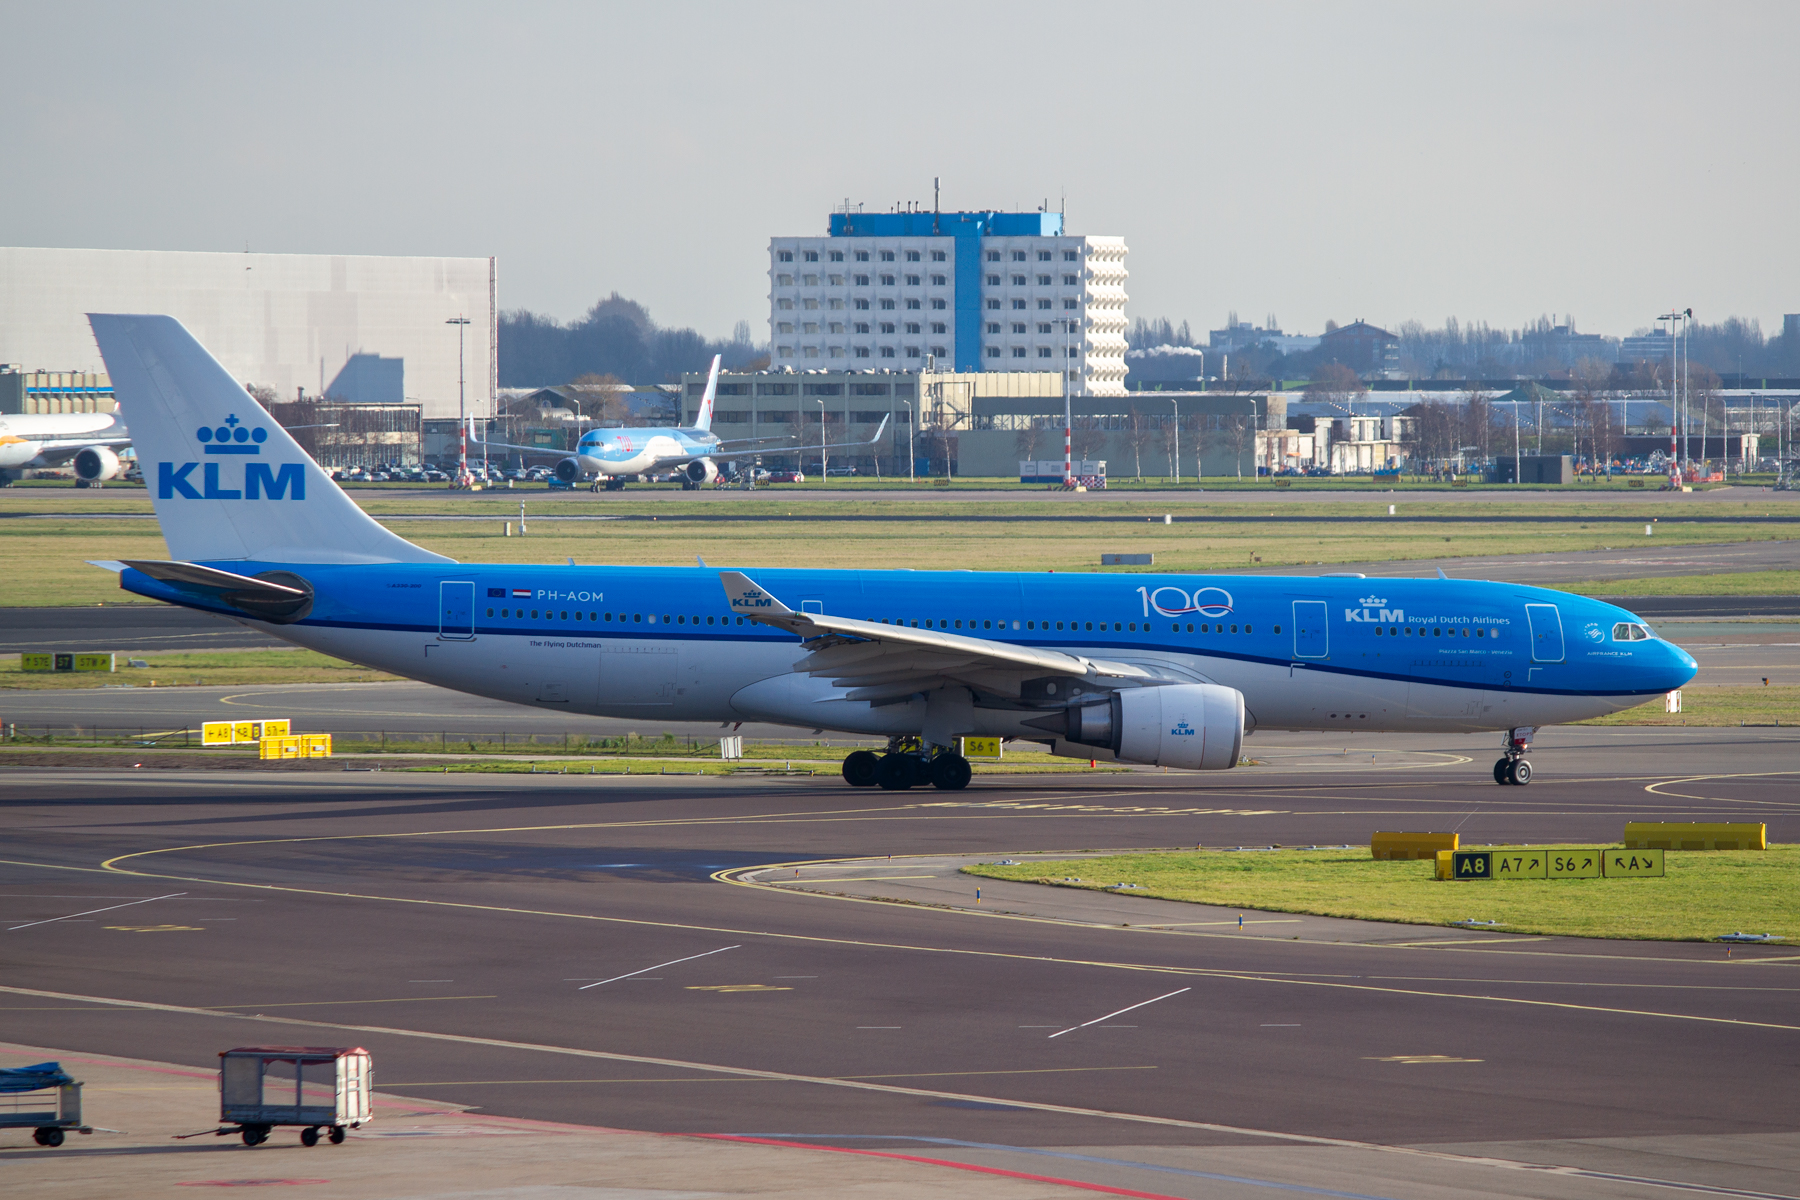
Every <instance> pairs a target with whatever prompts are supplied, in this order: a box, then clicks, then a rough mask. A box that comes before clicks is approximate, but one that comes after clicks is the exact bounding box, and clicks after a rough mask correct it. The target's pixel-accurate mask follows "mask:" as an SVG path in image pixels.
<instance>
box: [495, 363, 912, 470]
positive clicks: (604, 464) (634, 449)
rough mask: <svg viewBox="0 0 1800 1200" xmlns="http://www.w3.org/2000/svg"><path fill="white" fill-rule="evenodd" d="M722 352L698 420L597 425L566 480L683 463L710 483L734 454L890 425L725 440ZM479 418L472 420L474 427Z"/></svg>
mask: <svg viewBox="0 0 1800 1200" xmlns="http://www.w3.org/2000/svg"><path fill="white" fill-rule="evenodd" d="M719 360H720V356H719V355H716V354H715V355H713V360H712V370H711V372H709V373H708V375H707V377H706V395H705V396H704V397H702V398H701V401H700V410H699V411H698V412H697V413H695V414H694V423H693V424H692V425H691V426H686V427H683V428H673V427H662V428H650V429H591V430H589V431H588V432H587V433H584V434H582V435H581V440H580V441H579V442H577V443H576V444H575V453H573V454H571V455H570V456H569V457H567V458H565V459H563V460H562V461H561V462H559V463H557V464H556V477H557V478H558V479H560V480H562V481H563V482H564V483H580V482H583V481H585V480H590V479H591V480H592V481H593V483H592V484H591V485H590V486H589V488H588V490H589V491H594V492H597V491H599V490H600V489H601V487H603V486H604V487H605V488H606V490H607V491H609V492H610V491H617V490H618V489H620V488H622V487H624V486H625V481H626V480H627V479H634V478H637V477H639V476H642V475H649V474H651V473H652V472H655V471H661V470H666V469H668V468H670V467H679V468H681V474H682V486H683V487H684V488H698V487H705V486H706V485H707V484H709V483H711V482H712V481H713V480H715V479H717V478H718V477H719V463H721V462H723V461H727V460H730V459H733V458H749V457H752V456H754V455H758V454H768V453H772V452H774V451H777V450H787V449H800V450H815V449H816V450H819V451H820V452H821V453H823V452H824V451H827V450H841V449H845V448H846V447H851V446H872V445H874V444H875V443H876V442H877V441H879V440H880V439H881V435H882V434H883V433H885V432H886V431H887V418H886V417H883V418H881V425H880V426H879V427H878V428H877V429H876V430H875V435H874V436H873V437H871V438H870V439H869V440H868V441H866V442H840V443H836V444H833V445H830V446H824V445H821V446H810V445H809V446H771V445H768V443H770V442H781V441H790V440H791V439H789V438H786V437H765V438H739V439H736V440H733V441H723V442H722V441H720V440H719V436H718V435H717V434H716V433H714V432H713V431H712V415H713V397H714V395H715V394H716V393H717V392H718V389H719ZM472 427H473V422H471V428H472ZM469 442H470V444H471V445H476V446H486V447H487V448H488V449H490V450H520V451H524V452H526V453H530V454H542V453H543V452H544V448H543V447H542V446H515V445H513V444H511V443H509V442H477V441H476V440H475V439H474V437H473V436H471V437H470V439H469Z"/></svg>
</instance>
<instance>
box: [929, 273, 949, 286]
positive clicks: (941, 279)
mask: <svg viewBox="0 0 1800 1200" xmlns="http://www.w3.org/2000/svg"><path fill="white" fill-rule="evenodd" d="M949 282H950V279H949V277H948V276H945V275H933V276H932V277H931V286H932V287H943V286H944V285H945V284H947V283H949Z"/></svg>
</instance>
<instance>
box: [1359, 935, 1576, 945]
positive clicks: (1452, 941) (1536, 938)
mask: <svg viewBox="0 0 1800 1200" xmlns="http://www.w3.org/2000/svg"><path fill="white" fill-rule="evenodd" d="M1547 940H1549V939H1548V936H1547V935H1541V934H1523V933H1522V934H1519V935H1518V936H1516V937H1497V938H1433V939H1432V940H1430V941H1418V942H1381V943H1378V944H1379V945H1383V946H1487V945H1492V944H1493V943H1495V942H1500V943H1504V944H1507V945H1514V944H1517V943H1519V942H1542V941H1547Z"/></svg>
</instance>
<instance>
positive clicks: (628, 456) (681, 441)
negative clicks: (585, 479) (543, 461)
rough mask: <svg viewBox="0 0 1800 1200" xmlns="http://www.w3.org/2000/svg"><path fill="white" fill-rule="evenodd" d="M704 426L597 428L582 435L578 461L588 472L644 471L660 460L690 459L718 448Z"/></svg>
mask: <svg viewBox="0 0 1800 1200" xmlns="http://www.w3.org/2000/svg"><path fill="white" fill-rule="evenodd" d="M718 444H719V439H718V438H717V437H716V436H715V435H714V434H712V433H711V432H709V431H707V430H702V429H675V428H661V429H595V430H592V431H590V432H588V433H587V434H585V435H583V436H582V439H581V441H580V442H579V443H578V444H577V446H576V449H575V461H576V463H577V465H579V467H580V468H581V471H582V474H583V475H584V476H591V477H599V476H614V475H643V474H647V473H649V472H651V471H653V470H655V469H656V467H657V466H658V464H660V463H666V462H671V461H676V462H679V461H688V460H691V459H692V458H693V457H694V456H696V455H704V454H706V453H707V452H708V451H710V450H713V449H716V448H717V446H718Z"/></svg>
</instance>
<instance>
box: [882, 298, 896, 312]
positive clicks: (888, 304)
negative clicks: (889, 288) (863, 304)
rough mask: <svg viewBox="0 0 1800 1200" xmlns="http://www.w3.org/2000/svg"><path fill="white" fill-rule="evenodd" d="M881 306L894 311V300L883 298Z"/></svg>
mask: <svg viewBox="0 0 1800 1200" xmlns="http://www.w3.org/2000/svg"><path fill="white" fill-rule="evenodd" d="M881 307H883V308H885V309H888V310H890V311H892V309H893V307H894V302H893V301H892V300H883V301H882V302H881Z"/></svg>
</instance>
